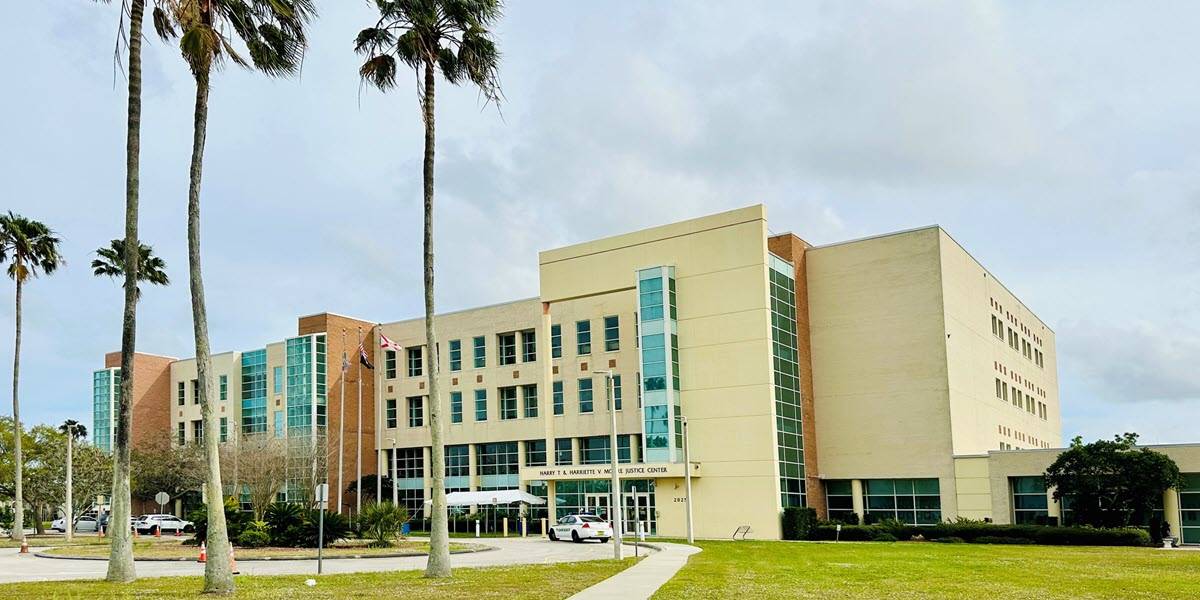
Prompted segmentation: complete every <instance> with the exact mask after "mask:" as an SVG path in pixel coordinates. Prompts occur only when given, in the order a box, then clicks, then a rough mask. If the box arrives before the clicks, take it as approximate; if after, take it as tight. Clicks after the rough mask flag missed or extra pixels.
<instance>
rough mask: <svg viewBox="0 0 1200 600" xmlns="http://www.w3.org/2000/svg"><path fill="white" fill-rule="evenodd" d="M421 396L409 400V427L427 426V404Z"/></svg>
mask: <svg viewBox="0 0 1200 600" xmlns="http://www.w3.org/2000/svg"><path fill="white" fill-rule="evenodd" d="M424 400H425V399H424V398H423V397H421V396H410V397H409V398H408V426H409V427H423V426H424V425H425V410H424V409H425V406H424V404H425V402H424Z"/></svg>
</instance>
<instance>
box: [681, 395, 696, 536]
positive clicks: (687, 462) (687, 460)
mask: <svg viewBox="0 0 1200 600" xmlns="http://www.w3.org/2000/svg"><path fill="white" fill-rule="evenodd" d="M680 420H681V422H682V424H683V482H684V490H685V492H686V496H685V499H686V500H687V505H686V510H687V541H688V543H689V544H691V543H693V542H695V541H696V540H695V537H694V536H693V535H692V460H691V456H690V454H689V452H688V420H687V417H680Z"/></svg>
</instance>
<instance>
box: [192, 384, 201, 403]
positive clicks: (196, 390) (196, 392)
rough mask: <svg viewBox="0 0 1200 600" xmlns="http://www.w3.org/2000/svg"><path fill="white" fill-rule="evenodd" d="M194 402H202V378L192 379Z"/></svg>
mask: <svg viewBox="0 0 1200 600" xmlns="http://www.w3.org/2000/svg"><path fill="white" fill-rule="evenodd" d="M192 404H200V380H199V379H193V380H192Z"/></svg>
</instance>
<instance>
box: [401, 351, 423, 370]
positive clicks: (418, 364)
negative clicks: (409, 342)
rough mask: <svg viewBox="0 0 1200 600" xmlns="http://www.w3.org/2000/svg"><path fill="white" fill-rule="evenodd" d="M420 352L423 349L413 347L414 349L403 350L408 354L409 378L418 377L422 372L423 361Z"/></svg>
mask: <svg viewBox="0 0 1200 600" xmlns="http://www.w3.org/2000/svg"><path fill="white" fill-rule="evenodd" d="M421 350H423V348H422V347H420V346H414V347H411V348H407V349H405V352H407V353H408V376H409V377H420V376H421V374H422V372H423V367H424V364H423V363H424V359H423V357H422V356H421Z"/></svg>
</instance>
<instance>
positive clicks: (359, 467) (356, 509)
mask: <svg viewBox="0 0 1200 600" xmlns="http://www.w3.org/2000/svg"><path fill="white" fill-rule="evenodd" d="M358 344H359V346H358V347H359V348H362V325H359V326H358ZM366 355H367V352H366V350H363V352H362V356H364V357H365V356H366ZM357 412H358V430H357V431H356V435H355V436H354V439H355V440H356V441H357V442H358V456H357V458H355V459H354V463H355V467H356V468H357V474H356V475H355V481H357V482H359V484H360V485H358V486H357V489H356V491H355V496H356V498H355V504H354V515H355V517H357V516H358V514H359V512H361V511H362V485H361V484H362V361H361V360H360V361H358V411H357Z"/></svg>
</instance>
